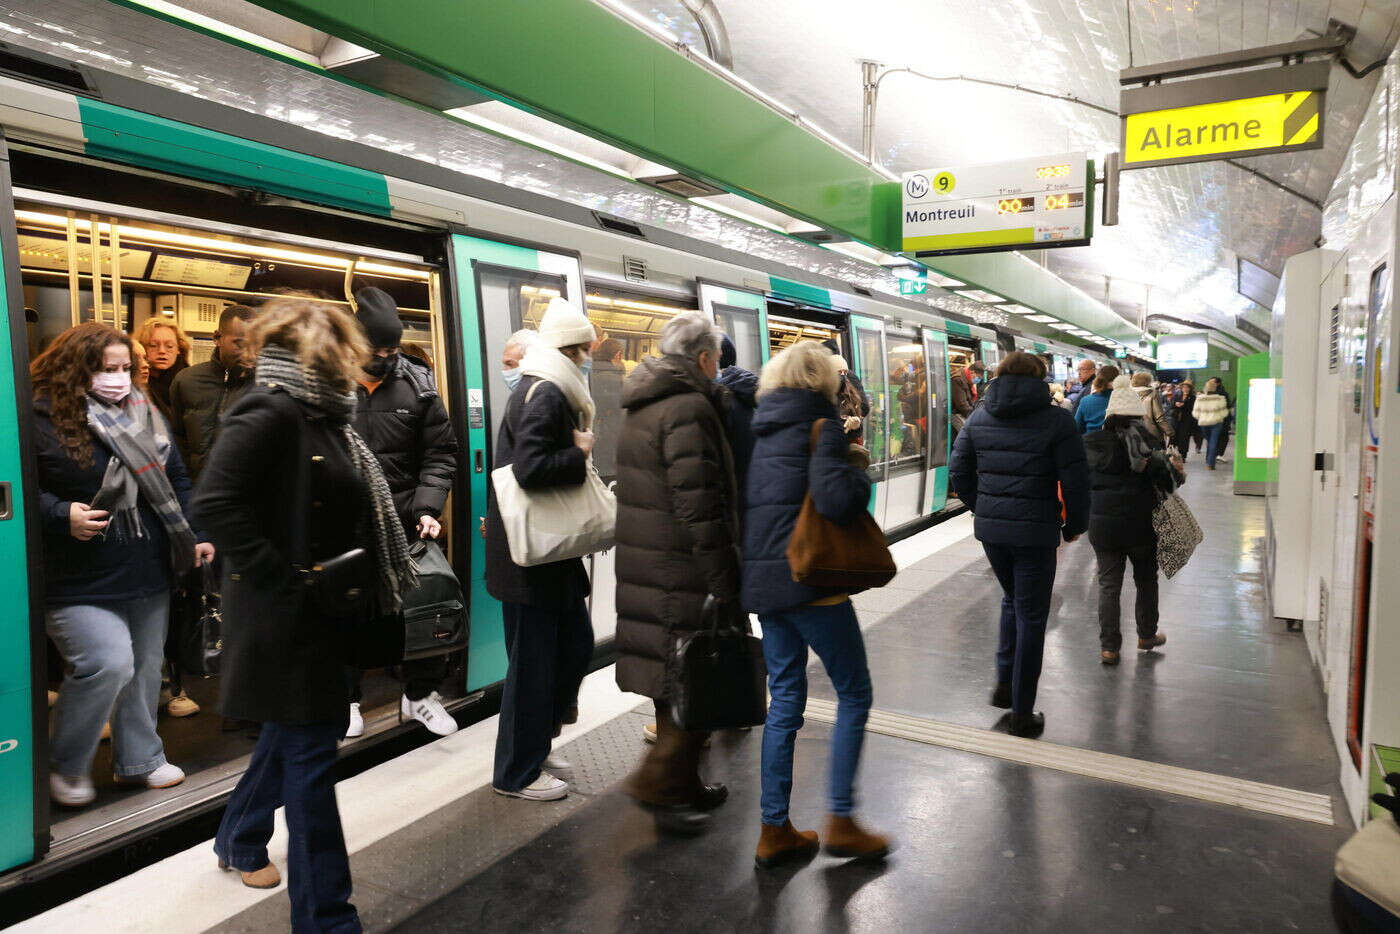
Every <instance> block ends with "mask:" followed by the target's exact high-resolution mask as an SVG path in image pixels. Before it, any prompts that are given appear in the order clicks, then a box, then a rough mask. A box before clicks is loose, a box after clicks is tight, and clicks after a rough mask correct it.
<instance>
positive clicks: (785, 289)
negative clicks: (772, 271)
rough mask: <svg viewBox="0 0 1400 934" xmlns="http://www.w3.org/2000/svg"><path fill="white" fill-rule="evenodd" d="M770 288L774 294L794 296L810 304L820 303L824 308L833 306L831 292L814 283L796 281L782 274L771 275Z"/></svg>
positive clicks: (769, 279)
mask: <svg viewBox="0 0 1400 934" xmlns="http://www.w3.org/2000/svg"><path fill="white" fill-rule="evenodd" d="M768 288H769V290H770V291H771V292H772V293H773V294H774V295H781V296H783V297H784V298H794V299H796V300H797V301H799V302H806V303H807V304H809V305H820V306H821V307H822V308H830V307H831V293H830V292H828V291H827V290H826V289H819V288H817V287H816V286H814V285H807V284H806V283H805V282H794V281H793V280H791V279H784V278H783V277H782V276H769V277H768Z"/></svg>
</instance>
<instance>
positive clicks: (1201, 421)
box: [1191, 377, 1230, 470]
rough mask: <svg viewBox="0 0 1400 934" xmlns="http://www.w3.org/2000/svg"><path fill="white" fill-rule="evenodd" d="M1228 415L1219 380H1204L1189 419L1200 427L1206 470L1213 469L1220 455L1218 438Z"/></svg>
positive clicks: (1228, 407)
mask: <svg viewBox="0 0 1400 934" xmlns="http://www.w3.org/2000/svg"><path fill="white" fill-rule="evenodd" d="M1229 414H1230V404H1229V403H1228V402H1226V401H1225V396H1224V395H1222V394H1221V392H1220V380H1218V379H1216V378H1214V377H1212V378H1210V379H1208V380H1206V385H1205V388H1204V389H1202V390H1201V392H1200V394H1199V395H1197V396H1196V401H1195V402H1194V403H1193V404H1192V406H1191V417H1192V418H1194V419H1195V420H1196V424H1197V425H1199V426H1200V429H1201V434H1202V435H1204V436H1205V440H1206V470H1214V469H1215V458H1216V455H1218V454H1219V453H1220V438H1221V435H1222V433H1223V432H1224V431H1225V419H1226V418H1227V417H1228V416H1229Z"/></svg>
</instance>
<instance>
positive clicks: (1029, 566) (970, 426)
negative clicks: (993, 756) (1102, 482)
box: [950, 350, 1089, 737]
mask: <svg viewBox="0 0 1400 934" xmlns="http://www.w3.org/2000/svg"><path fill="white" fill-rule="evenodd" d="M1080 408H1081V411H1082V409H1083V404H1081V406H1080ZM950 473H951V476H952V478H953V481H954V482H955V483H956V484H957V488H958V489H959V490H962V491H964V492H963V501H964V502H965V503H967V505H968V508H969V509H971V510H972V512H973V514H974V516H975V519H974V523H973V531H974V534H976V536H977V538H978V540H979V541H981V542H982V548H983V550H985V551H986V553H987V561H988V562H989V563H990V564H991V566H992V571H993V572H994V573H995V574H996V576H997V580H998V582H999V583H1000V584H1001V589H1002V600H1001V635H1000V641H999V644H998V648H997V666H996V669H997V670H996V674H997V685H996V689H995V690H994V691H993V692H992V700H991V703H992V706H993V707H1001V708H1007V707H1009V708H1011V719H1010V723H1009V731H1010V732H1011V733H1012V734H1013V735H1015V736H1024V737H1035V736H1039V735H1040V734H1041V732H1042V731H1044V729H1045V716H1044V714H1040V713H1036V712H1035V697H1036V690H1037V686H1038V682H1039V679H1040V668H1041V658H1042V655H1043V653H1044V650H1045V626H1046V621H1047V619H1048V617H1049V615H1050V595H1051V592H1052V591H1053V590H1054V587H1055V552H1056V549H1057V548H1058V547H1059V544H1060V541H1061V538H1063V540H1064V541H1066V542H1072V541H1074V540H1075V539H1077V538H1079V536H1080V535H1082V534H1083V533H1084V532H1085V531H1086V530H1087V528H1088V525H1089V476H1088V469H1087V465H1086V463H1085V460H1084V442H1083V440H1082V439H1081V438H1080V436H1079V433H1078V432H1077V431H1076V430H1075V423H1074V419H1073V418H1071V417H1070V414H1069V413H1068V412H1066V411H1064V410H1063V409H1058V408H1056V407H1055V406H1053V405H1052V404H1051V403H1050V391H1049V389H1048V388H1046V385H1045V363H1044V361H1042V360H1041V359H1040V358H1039V357H1036V356H1033V355H1031V354H1028V353H1025V352H1024V351H1019V350H1018V351H1015V352H1014V353H1010V354H1008V355H1007V356H1006V358H1005V359H1004V360H1002V362H1001V364H1000V365H999V366H998V367H997V378H996V379H995V380H994V381H993V382H992V385H991V386H990V387H989V388H988V390H987V398H986V402H985V403H984V404H983V405H982V407H981V408H979V409H978V410H977V411H976V412H974V413H973V416H972V418H970V419H968V421H967V426H966V427H965V428H964V429H963V432H962V434H960V435H959V436H958V441H957V443H956V444H955V445H954V446H953V459H952V464H951V466H950ZM1061 493H1062V494H1063V502H1064V510H1065V512H1064V519H1063V520H1062V519H1061V518H1060V515H1061V513H1060V509H1061Z"/></svg>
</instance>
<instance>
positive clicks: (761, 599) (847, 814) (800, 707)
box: [743, 341, 890, 868]
mask: <svg viewBox="0 0 1400 934" xmlns="http://www.w3.org/2000/svg"><path fill="white" fill-rule="evenodd" d="M838 386H839V380H838V378H837V373H836V369H835V368H834V367H833V366H832V360H831V358H830V356H829V355H828V354H826V353H824V352H823V351H822V349H821V347H820V346H819V345H817V344H814V343H812V342H811V341H799V342H798V343H796V344H793V345H791V346H789V347H787V348H786V349H784V350H783V351H782V352H781V353H779V354H778V355H777V356H775V357H773V358H772V359H771V360H769V361H768V363H766V364H765V365H764V367H763V373H762V376H761V377H760V379H759V387H758V411H757V412H755V413H754V421H753V428H754V436H755V439H756V440H755V444H754V459H753V465H752V467H751V468H750V469H749V479H748V490H747V493H746V511H745V517H744V523H743V525H744V547H743V604H744V608H745V609H746V610H748V611H749V612H751V613H757V614H758V619H759V622H760V624H762V626H763V656H764V659H765V661H766V662H767V665H768V691H769V694H770V695H771V700H770V702H769V706H768V720H767V722H766V723H765V725H764V728H763V753H762V766H761V772H760V775H761V780H762V798H761V807H762V828H761V832H760V834H759V839H758V847H757V849H756V851H755V854H754V861H755V863H756V864H757V865H758V866H760V867H763V868H768V867H771V866H776V865H778V864H780V863H783V862H785V861H788V860H794V859H801V858H805V857H808V856H810V855H812V854H814V853H815V852H816V851H817V849H818V847H819V845H820V843H821V842H822V841H824V842H825V845H826V849H827V852H829V853H831V854H832V855H834V856H840V857H844V858H857V859H870V860H875V859H882V858H883V857H884V856H885V855H886V854H887V853H888V852H889V850H890V841H889V839H888V838H886V837H884V836H881V835H879V834H875V833H871V832H869V831H868V830H866V829H865V828H864V827H863V826H861V824H860V823H858V822H857V821H856V819H855V807H856V795H855V780H856V771H857V769H858V767H859V765H860V753H861V745H862V743H863V741H864V737H865V722H866V718H867V716H868V715H869V712H870V703H871V697H872V692H871V685H870V670H869V668H868V666H867V664H866V655H865V642H864V640H863V639H862V637H861V633H860V623H859V622H858V621H857V619H856V611H855V607H854V606H853V605H852V604H851V599H850V598H851V595H850V594H849V593H845V592H842V591H841V590H840V589H838V588H832V587H818V586H814V585H811V584H805V583H801V582H799V581H795V580H793V577H792V567H791V566H790V565H789V564H788V559H787V546H788V540H789V539H790V538H791V537H792V533H793V529H794V528H796V526H797V515H798V513H799V512H800V511H801V509H802V504H803V501H804V499H805V498H806V497H807V496H808V494H810V495H811V497H812V503H813V505H814V506H815V507H816V509H817V511H818V512H820V513H821V514H822V516H824V517H825V518H827V519H829V520H831V521H832V522H836V523H840V524H845V523H849V522H851V521H853V520H854V519H855V518H856V517H857V516H858V515H859V514H860V513H861V511H862V510H864V509H866V507H867V504H868V502H869V500H870V478H869V477H868V476H867V475H866V470H865V468H866V466H867V464H868V458H866V457H864V456H863V449H854V451H855V454H854V456H853V457H852V456H851V452H852V449H851V448H850V445H849V443H848V442H847V441H846V438H845V436H844V434H843V432H842V431H841V422H840V420H839V418H838V415H837V409H836V402H837V389H838ZM818 420H821V421H822V427H821V437H820V439H819V441H818V442H817V444H816V446H815V448H814V447H813V444H812V429H813V425H814V424H815V423H816V422H817V421H818ZM848 458H850V459H848ZM852 460H854V463H853V462H852ZM809 648H810V649H811V650H813V651H815V652H816V653H817V657H818V658H819V659H820V660H821V663H822V667H823V668H824V669H825V671H826V673H827V676H828V677H829V678H830V679H831V684H832V687H833V688H835V690H836V697H837V703H836V725H835V727H834V730H833V734H832V744H831V753H830V762H829V763H828V769H829V771H828V791H827V800H828V810H829V816H828V818H827V822H826V828H825V830H824V832H823V833H822V835H821V837H820V838H819V837H818V835H817V833H816V832H815V831H811V830H802V831H799V830H796V829H795V828H794V827H793V825H792V821H791V819H790V817H789V813H788V808H789V803H790V799H791V796H792V759H793V748H794V746H795V744H796V740H797V731H798V730H800V729H801V728H802V714H803V711H804V710H805V709H806V706H807V657H808V649H809Z"/></svg>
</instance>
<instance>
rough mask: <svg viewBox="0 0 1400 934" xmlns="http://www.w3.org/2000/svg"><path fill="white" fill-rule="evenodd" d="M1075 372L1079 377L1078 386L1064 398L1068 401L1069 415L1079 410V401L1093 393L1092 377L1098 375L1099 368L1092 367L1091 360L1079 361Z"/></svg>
mask: <svg viewBox="0 0 1400 934" xmlns="http://www.w3.org/2000/svg"><path fill="white" fill-rule="evenodd" d="M1076 372H1077V374H1078V376H1079V385H1078V386H1076V387H1075V388H1074V389H1073V390H1071V391H1070V392H1069V393H1068V394H1067V395H1066V396H1065V398H1066V399H1068V400H1069V411H1070V414H1071V415H1073V414H1074V413H1075V412H1076V411H1078V410H1079V400H1080V399H1083V398H1084V397H1085V396H1087V395H1089V394H1090V393H1092V392H1093V391H1094V377H1095V376H1097V375H1098V374H1099V368H1098V367H1097V366H1095V365H1094V361H1093V360H1080V361H1079V369H1078V370H1077V371H1076Z"/></svg>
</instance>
